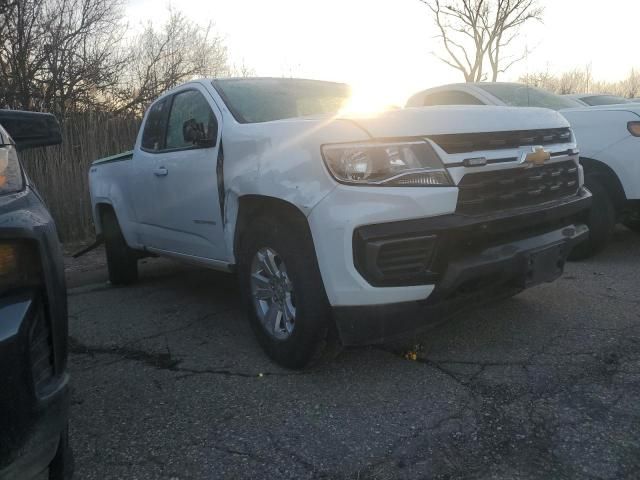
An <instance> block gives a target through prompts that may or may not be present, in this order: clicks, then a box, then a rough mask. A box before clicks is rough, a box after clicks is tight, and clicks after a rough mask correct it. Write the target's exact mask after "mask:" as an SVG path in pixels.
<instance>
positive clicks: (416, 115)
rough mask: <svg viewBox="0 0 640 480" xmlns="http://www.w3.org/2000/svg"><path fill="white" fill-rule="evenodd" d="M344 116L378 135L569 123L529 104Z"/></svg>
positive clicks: (538, 128)
mask: <svg viewBox="0 0 640 480" xmlns="http://www.w3.org/2000/svg"><path fill="white" fill-rule="evenodd" d="M340 118H343V119H345V120H349V121H352V122H354V123H355V124H357V125H358V126H360V127H361V128H362V129H364V130H365V131H366V132H367V133H369V135H370V136H371V137H374V138H375V137H382V138H384V137H419V136H425V135H444V134H452V133H453V134H456V133H482V132H502V131H514V130H540V129H547V128H563V127H568V126H569V123H568V122H567V120H566V119H565V118H564V117H563V116H562V115H560V114H559V113H558V112H554V111H553V110H548V109H544V108H528V107H527V108H522V107H493V106H491V107H490V106H445V107H417V108H405V109H402V110H390V111H387V112H384V113H381V114H380V115H378V116H375V117H367V118H362V117H357V116H347V117H340Z"/></svg>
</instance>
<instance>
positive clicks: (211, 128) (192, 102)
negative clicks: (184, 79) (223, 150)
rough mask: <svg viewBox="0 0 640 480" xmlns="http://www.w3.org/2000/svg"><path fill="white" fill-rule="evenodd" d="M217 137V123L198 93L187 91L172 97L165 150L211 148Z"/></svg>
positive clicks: (205, 101) (204, 100)
mask: <svg viewBox="0 0 640 480" xmlns="http://www.w3.org/2000/svg"><path fill="white" fill-rule="evenodd" d="M217 135H218V122H217V120H216V117H215V115H214V114H213V111H212V110H211V107H210V106H209V103H207V100H206V99H205V98H204V97H203V96H202V94H201V93H200V92H198V91H197V90H187V91H185V92H181V93H178V94H176V96H175V97H173V105H172V107H171V114H170V115H169V125H168V127H167V143H166V147H165V148H167V149H175V148H189V147H194V146H198V147H213V146H214V145H215V142H216V137H217Z"/></svg>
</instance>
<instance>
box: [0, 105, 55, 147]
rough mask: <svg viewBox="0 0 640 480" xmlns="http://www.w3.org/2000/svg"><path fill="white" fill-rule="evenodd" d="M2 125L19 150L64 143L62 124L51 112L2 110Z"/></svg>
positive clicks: (0, 112) (0, 122) (0, 120)
mask: <svg viewBox="0 0 640 480" xmlns="http://www.w3.org/2000/svg"><path fill="white" fill-rule="evenodd" d="M0 125H2V126H3V127H4V129H5V130H6V131H7V133H8V134H9V135H10V136H11V138H12V139H13V141H14V142H15V143H16V148H17V149H18V150H26V149H29V148H36V147H46V146H49V145H60V144H61V143H62V132H61V131H60V124H59V123H58V120H57V119H56V117H55V116H53V115H52V114H50V113H36V112H20V111H16V110H0Z"/></svg>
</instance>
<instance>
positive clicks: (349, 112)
mask: <svg viewBox="0 0 640 480" xmlns="http://www.w3.org/2000/svg"><path fill="white" fill-rule="evenodd" d="M393 98H394V96H393V95H390V94H389V89H388V88H385V87H383V86H380V85H375V84H372V83H361V84H356V85H352V93H351V98H350V99H349V100H348V101H347V102H346V103H345V105H344V106H343V107H342V108H341V109H340V112H339V114H340V115H343V116H350V117H374V116H378V115H380V114H381V113H382V112H384V111H387V110H390V109H393V108H397V105H394V101H393Z"/></svg>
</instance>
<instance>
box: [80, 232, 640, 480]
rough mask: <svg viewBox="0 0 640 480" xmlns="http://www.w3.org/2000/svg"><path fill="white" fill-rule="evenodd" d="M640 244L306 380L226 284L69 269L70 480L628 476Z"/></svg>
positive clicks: (153, 265)
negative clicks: (132, 279) (270, 352)
mask: <svg viewBox="0 0 640 480" xmlns="http://www.w3.org/2000/svg"><path fill="white" fill-rule="evenodd" d="M639 267H640V235H637V234H633V233H631V232H629V231H628V230H625V229H622V228H621V229H619V230H618V231H617V232H616V236H615V240H614V243H613V245H612V246H611V247H610V248H609V249H608V250H607V251H606V252H604V253H603V254H601V255H600V256H598V257H596V258H595V259H592V260H589V261H585V262H580V263H571V264H569V265H568V267H567V270H566V272H565V275H564V276H563V278H561V279H560V280H558V281H557V282H555V283H553V284H547V285H542V286H539V287H536V288H534V289H531V290H529V291H526V292H523V293H521V294H520V295H518V296H516V297H514V298H512V299H509V300H506V301H502V302H500V303H498V304H495V305H491V306H486V307H483V308H480V309H477V310H475V311H473V312H469V313H465V314H462V315H460V316H458V317H457V318H455V319H453V320H451V321H450V322H448V323H446V324H444V325H442V326H440V327H438V328H437V329H434V330H432V331H430V332H428V333H427V334H424V335H421V336H420V337H418V338H416V339H415V342H413V343H415V344H416V345H418V346H419V347H418V348H417V357H416V360H415V361H412V360H407V359H405V358H404V357H403V355H402V354H401V353H399V352H394V351H392V350H389V349H384V348H359V349H352V350H346V351H344V352H342V353H341V354H340V356H338V357H337V358H336V359H335V360H334V361H333V362H331V363H330V364H328V365H323V366H321V367H320V368H317V369H314V370H311V371H308V372H302V373H299V372H291V371H287V370H284V369H281V368H278V367H276V366H275V365H273V364H272V363H271V362H270V361H269V360H268V359H267V358H266V357H265V356H264V355H263V353H262V351H261V350H260V349H259V347H258V345H257V343H256V342H255V341H254V338H253V335H252V334H251V331H250V328H249V326H248V324H247V322H246V320H245V318H244V316H243V307H242V305H241V302H240V299H239V298H238V290H237V288H236V283H235V279H234V277H232V276H230V275H224V274H220V273H216V272H211V271H208V270H203V269H198V268H194V267H189V266H183V265H179V264H174V263H171V262H168V261H165V260H159V259H153V260H145V262H144V264H143V265H142V266H141V281H140V282H139V283H138V284H136V285H135V286H132V287H127V288H115V287H111V286H109V285H108V284H107V283H106V270H105V267H104V258H103V254H102V253H101V252H99V251H98V252H97V253H94V254H92V255H89V256H88V257H86V258H82V259H80V260H78V261H71V260H70V261H69V262H68V272H67V274H68V282H69V287H70V290H69V301H70V314H71V317H70V334H71V340H70V346H71V358H70V370H71V375H72V389H73V392H72V414H71V417H72V418H71V434H72V445H73V448H74V450H75V454H76V472H77V478H79V479H122V478H126V479H246V478H255V479H265V478H277V479H312V478H314V479H345V480H346V479H353V480H356V479H360V480H364V479H381V480H382V479H414V478H415V479H418V478H420V479H463V478H464V479H467V478H469V479H505V480H506V479H565V478H566V479H574V478H575V479H583V478H584V479H636V478H639V477H640V407H639V404H638V402H639V400H640V308H639V307H640V288H639V284H638V277H639V276H640V268H639Z"/></svg>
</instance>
